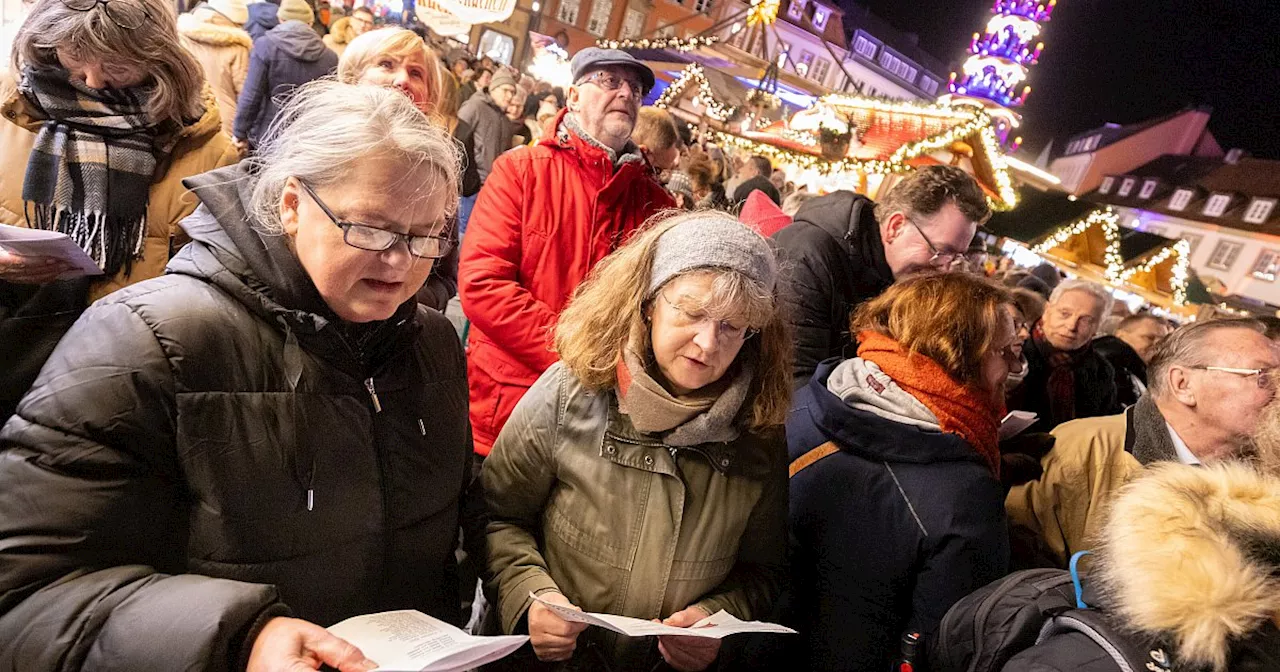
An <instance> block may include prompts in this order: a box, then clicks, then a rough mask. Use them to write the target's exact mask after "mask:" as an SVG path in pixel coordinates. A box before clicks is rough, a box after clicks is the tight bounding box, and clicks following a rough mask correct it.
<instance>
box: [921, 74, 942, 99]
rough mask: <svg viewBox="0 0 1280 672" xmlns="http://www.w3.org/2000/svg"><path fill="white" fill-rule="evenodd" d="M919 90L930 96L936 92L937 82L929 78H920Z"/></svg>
mask: <svg viewBox="0 0 1280 672" xmlns="http://www.w3.org/2000/svg"><path fill="white" fill-rule="evenodd" d="M920 90H921V91H924V92H925V93H927V94H929V95H931V96H932V95H933V94H935V93H937V92H938V80H936V79H932V78H929V77H921V78H920Z"/></svg>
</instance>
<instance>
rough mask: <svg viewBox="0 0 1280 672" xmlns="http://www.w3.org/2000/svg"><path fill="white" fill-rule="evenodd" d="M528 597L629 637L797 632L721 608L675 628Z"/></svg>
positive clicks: (572, 618) (567, 617)
mask: <svg viewBox="0 0 1280 672" xmlns="http://www.w3.org/2000/svg"><path fill="white" fill-rule="evenodd" d="M529 597H531V598H533V599H534V600H536V601H537V602H540V603H541V604H543V605H545V606H546V607H547V608H549V609H551V610H552V611H554V612H556V614H557V615H559V616H560V617H561V618H563V619H564V620H566V621H572V622H574V623H586V624H588V625H594V626H598V627H601V628H605V629H606V630H612V631H614V632H616V633H619V634H623V635H627V636H628V637H655V636H657V635H676V636H679V637H705V638H708V639H722V638H724V637H728V636H729V635H736V634H738V633H741V632H772V633H778V634H795V632H796V631H795V630H792V629H791V628H788V627H784V626H781V625H777V624H775V623H764V622H761V621H742V620H739V619H737V618H735V617H734V616H733V615H731V614H730V613H729V612H727V611H725V610H723V609H721V610H720V611H717V612H716V613H714V614H712V615H710V616H708V617H706V618H704V619H702V620H700V621H698V622H697V623H694V624H693V625H691V626H689V627H687V628H677V627H675V626H672V625H663V624H661V623H654V622H653V621H646V620H644V619H640V618H630V617H628V616H615V615H613V614H592V613H588V612H582V611H576V610H574V609H570V608H568V607H563V606H561V605H558V604H552V603H550V602H548V601H546V600H544V599H542V598H540V597H538V596H537V595H534V594H533V593H529Z"/></svg>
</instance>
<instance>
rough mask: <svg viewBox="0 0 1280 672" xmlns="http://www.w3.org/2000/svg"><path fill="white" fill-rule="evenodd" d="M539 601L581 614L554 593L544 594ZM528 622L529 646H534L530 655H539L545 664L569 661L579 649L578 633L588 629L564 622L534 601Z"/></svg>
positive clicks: (583, 625)
mask: <svg viewBox="0 0 1280 672" xmlns="http://www.w3.org/2000/svg"><path fill="white" fill-rule="evenodd" d="M538 597H540V598H542V599H544V600H546V601H548V602H550V603H552V604H559V605H563V606H566V607H569V608H570V609H575V610H577V611H582V610H581V609H578V608H577V607H575V606H574V605H573V604H572V603H571V602H569V598H567V597H565V596H564V595H561V594H560V593H557V592H549V593H543V594H541V595H539V596H538ZM528 621H529V643H530V644H532V645H533V652H534V653H536V654H538V660H542V661H548V662H549V661H555V660H568V659H569V658H570V657H572V656H573V650H574V649H576V648H577V647H578V633H580V632H582V631H583V630H586V629H587V624H586V623H572V622H570V621H566V620H564V619H563V618H560V615H559V614H557V613H556V612H555V611H552V610H551V609H549V608H547V607H545V606H543V605H542V604H541V603H539V602H536V601H535V602H534V603H533V604H531V605H529V615H528Z"/></svg>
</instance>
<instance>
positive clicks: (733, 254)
mask: <svg viewBox="0 0 1280 672" xmlns="http://www.w3.org/2000/svg"><path fill="white" fill-rule="evenodd" d="M700 268H727V269H730V270H733V271H737V272H739V273H741V274H743V275H745V276H747V277H748V278H751V279H752V280H754V281H756V282H758V283H760V284H761V285H764V287H765V289H766V290H768V291H770V292H772V291H773V286H774V283H775V282H776V281H777V277H778V262H777V261H776V260H775V259H774V258H773V250H772V249H771V248H770V247H769V243H768V241H766V240H765V239H764V237H762V236H761V235H760V234H758V233H756V232H755V231H752V230H751V229H749V228H747V227H746V226H745V225H743V224H741V223H739V222H738V221H737V220H735V219H733V218H732V217H731V216H729V215H726V214H724V213H720V212H700V213H696V214H692V215H687V216H685V218H684V221H682V222H680V223H679V224H676V225H675V226H673V227H671V228H670V229H667V231H666V232H665V233H663V234H662V235H661V236H660V237H659V238H658V243H657V249H656V250H655V251H654V255H653V270H652V271H651V273H650V276H649V296H653V294H654V292H656V291H658V289H659V288H661V287H662V285H664V284H666V282H667V281H668V280H670V279H672V278H674V277H676V276H677V275H680V274H682V273H687V272H689V271H693V270H697V269H700Z"/></svg>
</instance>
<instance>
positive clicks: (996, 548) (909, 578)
mask: <svg viewBox="0 0 1280 672" xmlns="http://www.w3.org/2000/svg"><path fill="white" fill-rule="evenodd" d="M838 363H839V360H837V359H829V360H827V361H825V362H823V363H821V364H820V365H818V369H817V372H816V373H815V374H814V376H813V378H812V379H811V380H810V381H809V384H808V385H806V386H805V387H802V388H800V390H798V391H797V393H796V396H795V399H794V401H793V404H792V409H791V413H790V415H789V416H788V417H787V448H788V451H789V452H790V458H791V460H792V461H794V460H795V459H796V458H799V457H800V456H802V455H804V454H805V453H807V452H809V451H810V450H811V449H813V448H815V447H817V446H820V445H822V444H824V443H826V442H828V441H833V442H835V443H836V445H837V446H838V447H839V448H840V451H839V452H837V453H835V454H833V455H830V456H828V457H825V458H823V459H821V460H818V461H817V462H815V463H813V464H812V465H811V466H809V467H807V468H805V469H803V470H802V471H800V472H798V473H796V474H795V475H794V476H793V477H792V478H791V491H790V500H791V503H790V509H791V513H790V524H791V553H792V555H791V566H792V578H793V590H794V595H793V598H792V599H793V603H792V607H793V608H792V616H791V618H790V620H791V621H792V622H793V624H794V626H793V627H796V629H797V630H799V631H800V633H801V634H800V637H799V638H797V640H796V644H797V645H798V646H799V648H800V649H802V650H801V651H798V652H796V653H797V655H799V656H802V657H803V659H802V661H800V662H798V663H797V664H796V665H795V667H794V669H803V670H815V671H817V670H842V671H844V670H867V671H868V672H883V671H884V670H886V669H888V664H889V661H890V659H891V656H893V655H895V654H896V653H897V652H898V650H899V642H900V641H901V637H902V635H903V633H905V632H919V633H921V635H922V640H923V643H922V646H921V647H920V650H921V651H923V650H924V649H925V648H927V645H928V640H929V638H930V637H931V636H932V635H933V634H934V632H935V631H936V630H937V628H938V624H939V622H940V621H941V620H942V616H943V614H945V613H946V611H947V609H948V608H950V607H951V605H952V604H954V603H955V602H956V601H957V600H959V599H960V598H961V597H964V596H965V595H967V594H968V593H970V592H972V591H973V590H974V589H976V588H979V587H981V586H983V585H986V584H987V583H989V582H991V581H993V580H995V579H997V578H1000V577H1001V576H1004V574H1005V571H1006V566H1007V564H1008V555H1009V541H1008V533H1007V530H1006V527H1005V514H1004V490H1003V488H1002V487H1001V486H1000V483H999V482H998V481H997V480H996V479H995V477H994V476H993V475H992V474H991V472H990V470H989V469H988V467H987V466H986V463H985V462H984V461H983V459H982V457H980V456H979V454H978V452H977V451H976V450H974V449H973V448H972V447H970V446H969V444H968V443H966V442H965V441H964V440H963V439H961V438H960V437H959V436H957V435H955V434H943V433H940V432H936V431H928V430H923V429H920V428H917V427H912V426H909V425H904V424H900V423H896V422H892V421H889V420H885V419H883V418H881V417H880V416H877V415H874V414H872V413H868V412H864V411H860V410H855V409H854V408H852V407H850V406H849V405H847V404H846V403H845V402H844V401H842V400H841V399H840V398H839V397H837V396H836V395H834V394H832V393H831V392H830V391H828V390H827V385H826V383H827V377H828V376H829V375H830V373H831V370H832V369H833V368H835V365H836V364H838ZM922 658H923V655H922ZM917 669H922V668H917Z"/></svg>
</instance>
